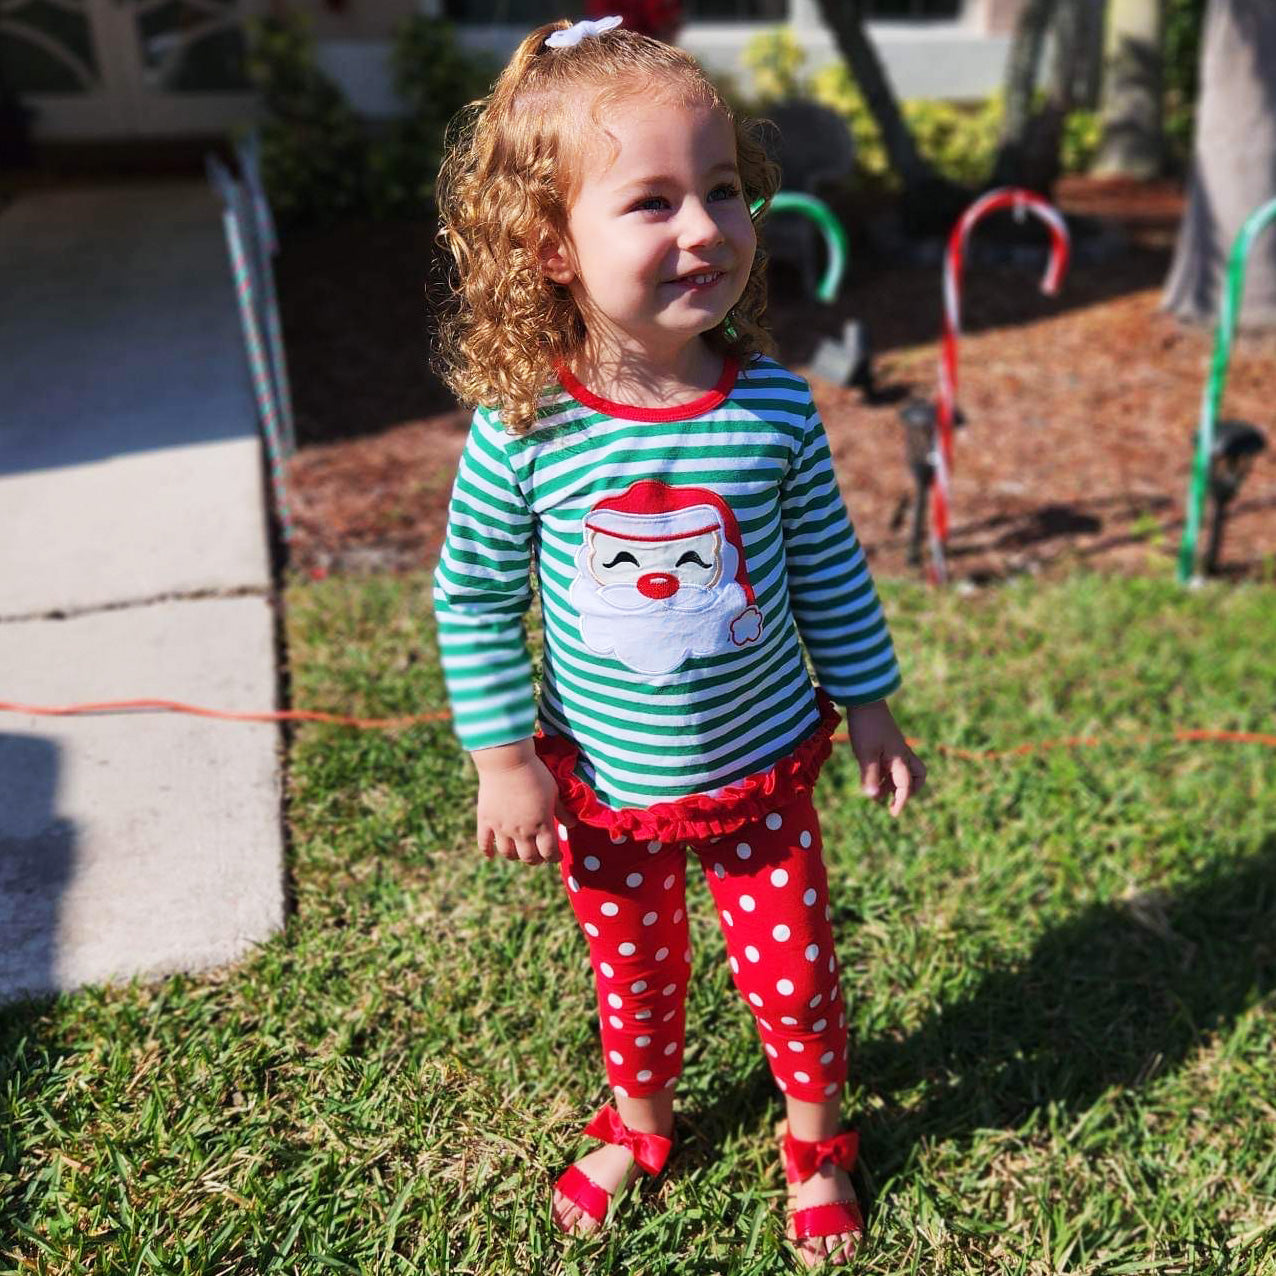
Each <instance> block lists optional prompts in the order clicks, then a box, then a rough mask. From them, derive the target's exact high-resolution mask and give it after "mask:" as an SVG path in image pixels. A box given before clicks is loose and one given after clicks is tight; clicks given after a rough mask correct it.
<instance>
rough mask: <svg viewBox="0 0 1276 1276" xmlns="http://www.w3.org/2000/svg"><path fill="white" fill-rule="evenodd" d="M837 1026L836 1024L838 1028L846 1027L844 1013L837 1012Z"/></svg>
mask: <svg viewBox="0 0 1276 1276" xmlns="http://www.w3.org/2000/svg"><path fill="white" fill-rule="evenodd" d="M837 1026H838V1027H839V1028H845V1027H846V1016H845V1015H844V1014H841V1013H839V1014H838V1016H837Z"/></svg>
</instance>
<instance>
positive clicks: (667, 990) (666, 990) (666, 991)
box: [660, 984, 678, 997]
mask: <svg viewBox="0 0 1276 1276" xmlns="http://www.w3.org/2000/svg"><path fill="white" fill-rule="evenodd" d="M677 989H678V985H677V984H666V985H665V986H664V987H663V988H662V989H661V990H660V995H661V996H662V997H670V996H672V995H673V994H674V993H675V992H676V991H677Z"/></svg>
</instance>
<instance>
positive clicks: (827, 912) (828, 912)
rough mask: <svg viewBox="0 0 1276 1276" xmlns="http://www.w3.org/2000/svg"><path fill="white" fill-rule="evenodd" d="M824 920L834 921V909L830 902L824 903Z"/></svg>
mask: <svg viewBox="0 0 1276 1276" xmlns="http://www.w3.org/2000/svg"><path fill="white" fill-rule="evenodd" d="M824 920H825V921H826V922H827V921H832V920H833V909H832V907H831V906H830V905H828V904H825V905H824Z"/></svg>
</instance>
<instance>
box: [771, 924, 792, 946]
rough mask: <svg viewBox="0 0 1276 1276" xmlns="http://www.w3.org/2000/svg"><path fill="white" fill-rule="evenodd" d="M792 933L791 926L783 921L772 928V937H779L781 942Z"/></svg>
mask: <svg viewBox="0 0 1276 1276" xmlns="http://www.w3.org/2000/svg"><path fill="white" fill-rule="evenodd" d="M791 933H792V932H791V931H790V930H789V928H788V927H787V926H786V925H785V924H784V923H783V922H781V923H780V924H779V925H778V926H776V927H774V928H773V929H772V931H771V937H772V938H773V939H778V940H779V941H780V942H781V943H783V942H784V941H785V940H786V939H788V937H789V935H790V934H791Z"/></svg>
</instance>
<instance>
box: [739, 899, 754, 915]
mask: <svg viewBox="0 0 1276 1276" xmlns="http://www.w3.org/2000/svg"><path fill="white" fill-rule="evenodd" d="M740 907H741V908H743V909H744V911H745V912H746V913H751V912H753V910H754V909H755V908H757V904H756V903H755V902H754V899H753V896H752V895H741V896H740Z"/></svg>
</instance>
